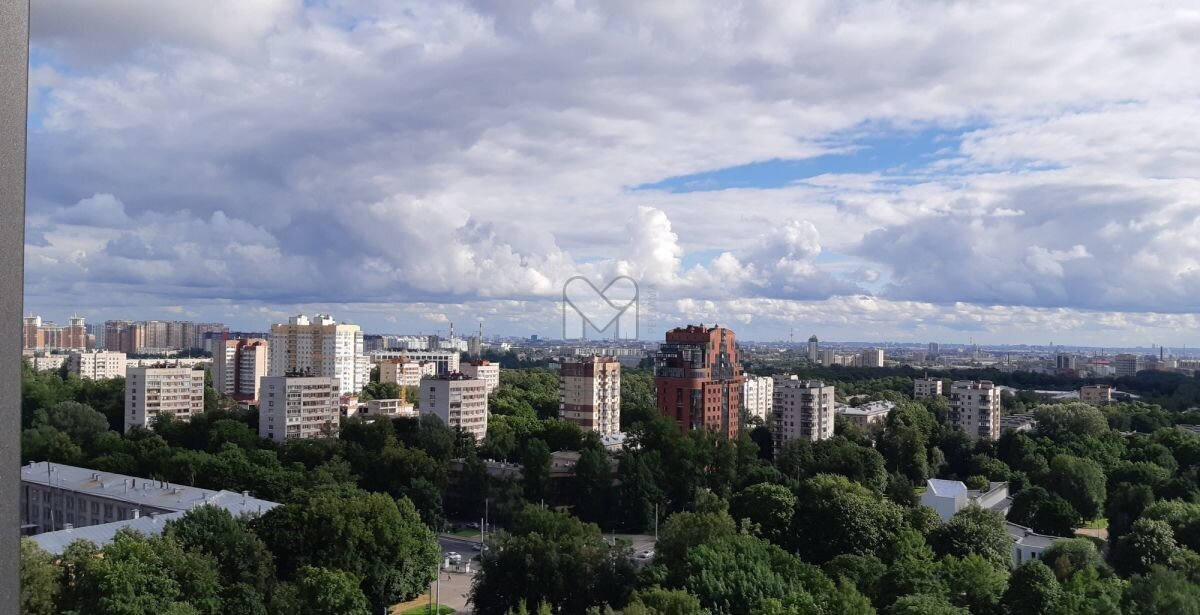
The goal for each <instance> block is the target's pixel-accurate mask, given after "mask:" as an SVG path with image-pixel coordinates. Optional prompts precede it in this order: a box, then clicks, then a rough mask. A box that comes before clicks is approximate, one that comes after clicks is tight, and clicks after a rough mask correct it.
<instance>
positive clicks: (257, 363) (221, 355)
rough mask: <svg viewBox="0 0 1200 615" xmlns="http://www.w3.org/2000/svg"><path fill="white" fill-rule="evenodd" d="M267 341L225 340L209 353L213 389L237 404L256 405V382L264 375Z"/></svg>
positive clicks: (266, 361)
mask: <svg viewBox="0 0 1200 615" xmlns="http://www.w3.org/2000/svg"><path fill="white" fill-rule="evenodd" d="M268 347H269V346H268V344H267V340H264V339H239V340H225V341H224V342H221V343H218V344H217V346H216V348H214V349H213V367H212V371H213V388H214V389H216V390H217V392H218V393H220V394H222V395H228V396H229V397H232V398H234V399H236V400H238V401H244V402H249V403H256V402H257V401H258V386H259V380H260V379H261V378H262V377H263V376H266V375H267V363H268V360H269V357H270V355H269V352H268V350H267V349H268Z"/></svg>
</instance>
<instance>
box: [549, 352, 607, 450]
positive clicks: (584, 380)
mask: <svg viewBox="0 0 1200 615" xmlns="http://www.w3.org/2000/svg"><path fill="white" fill-rule="evenodd" d="M558 396H559V416H560V417H561V418H562V419H563V420H565V421H570V422H572V423H575V424H576V425H579V427H580V428H582V429H585V430H591V431H595V432H598V433H599V434H600V435H602V436H607V435H612V434H616V433H619V432H620V431H621V362H620V361H619V360H618V359H617V358H615V357H586V358H581V359H580V360H579V361H569V362H566V363H563V364H562V368H561V369H560V370H559V385H558Z"/></svg>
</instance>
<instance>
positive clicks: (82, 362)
mask: <svg viewBox="0 0 1200 615" xmlns="http://www.w3.org/2000/svg"><path fill="white" fill-rule="evenodd" d="M125 361H126V357H125V353H123V352H114V351H111V350H77V351H74V352H72V353H71V355H70V356H69V357H68V358H67V371H68V372H70V373H72V374H75V375H76V376H79V377H80V378H82V379H84V380H107V379H109V378H124V377H125V367H126V363H125Z"/></svg>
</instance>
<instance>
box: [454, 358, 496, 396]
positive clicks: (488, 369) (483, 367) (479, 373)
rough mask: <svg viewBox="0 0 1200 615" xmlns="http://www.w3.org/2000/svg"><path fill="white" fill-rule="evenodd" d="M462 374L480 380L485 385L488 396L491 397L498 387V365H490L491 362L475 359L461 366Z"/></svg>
mask: <svg viewBox="0 0 1200 615" xmlns="http://www.w3.org/2000/svg"><path fill="white" fill-rule="evenodd" d="M462 373H464V374H466V375H468V376H470V377H472V378H474V379H476V380H482V381H483V383H484V384H485V385H487V393H488V395H491V394H492V391H495V390H496V387H498V386H500V364H499V363H492V362H491V361H484V360H482V359H476V360H474V361H470V362H468V363H465V364H463V366H462Z"/></svg>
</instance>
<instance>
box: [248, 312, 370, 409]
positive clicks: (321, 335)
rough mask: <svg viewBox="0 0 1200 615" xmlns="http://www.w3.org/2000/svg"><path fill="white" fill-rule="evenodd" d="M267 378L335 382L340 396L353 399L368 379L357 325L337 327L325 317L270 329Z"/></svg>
mask: <svg viewBox="0 0 1200 615" xmlns="http://www.w3.org/2000/svg"><path fill="white" fill-rule="evenodd" d="M268 347H269V349H270V359H269V360H268V363H267V373H268V374H269V375H271V376H296V375H302V376H316V377H322V378H333V379H335V380H337V382H338V386H339V387H340V390H339V393H340V394H341V395H355V394H358V392H359V391H362V389H363V387H365V386H367V383H368V382H370V379H371V366H370V363H369V362H368V360H367V358H366V355H364V354H363V333H362V329H360V328H359V327H358V325H347V324H338V322H337V321H335V320H334V319H333V317H331V316H329V315H328V314H317V315H316V316H314V317H313V319H312V320H309V319H308V317H307V316H304V315H299V316H293V317H291V318H289V319H288V322H287V324H274V325H271V338H270V342H269V344H268Z"/></svg>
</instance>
